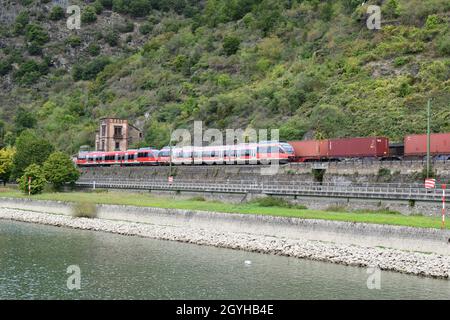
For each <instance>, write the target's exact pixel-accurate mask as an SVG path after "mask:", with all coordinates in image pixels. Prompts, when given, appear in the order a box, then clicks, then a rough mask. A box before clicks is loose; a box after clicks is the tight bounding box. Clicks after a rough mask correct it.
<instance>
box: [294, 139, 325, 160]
mask: <svg viewBox="0 0 450 320" xmlns="http://www.w3.org/2000/svg"><path fill="white" fill-rule="evenodd" d="M288 143H289V144H290V145H291V146H292V147H293V148H294V153H295V157H296V158H299V159H301V158H302V159H319V158H326V157H327V156H328V140H304V141H289V142H288Z"/></svg>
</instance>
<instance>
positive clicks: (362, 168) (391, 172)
mask: <svg viewBox="0 0 450 320" xmlns="http://www.w3.org/2000/svg"><path fill="white" fill-rule="evenodd" d="M424 166H425V162H420V161H419V162H417V161H414V162H410V161H405V162H400V161H398V162H380V161H373V162H370V161H369V162H364V163H361V162H338V163H291V164H287V165H281V166H280V168H279V171H278V173H277V175H275V176H264V175H261V166H255V165H253V166H249V165H214V166H173V168H172V174H173V176H174V177H175V179H179V180H191V181H192V180H193V181H196V180H197V181H224V180H246V181H257V182H261V183H270V182H272V181H273V180H274V179H276V180H277V181H297V182H299V183H302V182H313V181H316V177H315V176H314V174H313V170H314V169H321V170H325V174H324V176H323V181H324V182H340V183H375V182H393V183H399V182H404V183H411V182H418V183H423V177H422V174H421V172H422V170H423V168H424ZM381 169H383V170H381ZM434 169H435V171H436V173H437V175H438V179H439V180H441V181H444V182H447V181H449V182H450V162H446V163H444V162H440V163H436V164H435V165H434ZM381 172H382V174H380V173H381ZM168 176H169V167H167V166H148V167H103V168H82V177H81V179H84V180H89V181H91V180H95V179H101V178H114V179H136V180H139V179H143V180H147V179H159V180H165V179H167V177H168Z"/></svg>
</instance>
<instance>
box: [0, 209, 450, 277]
mask: <svg viewBox="0 0 450 320" xmlns="http://www.w3.org/2000/svg"><path fill="white" fill-rule="evenodd" d="M0 219H9V220H16V221H23V222H32V223H40V224H46V225H53V226H61V227H70V228H76V229H84V230H94V231H104V232H111V233H117V234H122V235H134V236H141V237H147V238H153V239H160V240H173V241H180V242H187V243H194V244H198V245H210V246H216V247H222V248H230V249H239V250H246V251H251V252H260V253H268V254H276V255H283V256H290V257H297V258H306V259H311V260H317V261H326V262H333V263H338V264H343V265H349V266H358V267H369V266H371V267H379V268H380V269H382V270H390V271H397V272H402V273H408V274H414V275H421V276H428V277H434V278H449V273H450V272H449V271H450V257H449V256H444V255H438V254H434V253H430V254H425V253H418V252H407V251H401V250H396V249H389V248H376V247H375V248H373V247H362V246H355V245H347V244H337V243H332V242H322V241H312V240H294V239H286V238H277V237H271V236H262V235H251V234H245V233H233V232H218V231H214V230H205V229H198V228H191V227H186V228H184V227H175V226H161V225H152V224H143V223H134V222H122V221H112V220H103V219H87V218H73V217H70V216H64V215H55V214H47V213H37V212H31V211H22V210H15V209H2V210H1V211H0Z"/></svg>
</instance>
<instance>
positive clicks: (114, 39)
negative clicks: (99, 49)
mask: <svg viewBox="0 0 450 320" xmlns="http://www.w3.org/2000/svg"><path fill="white" fill-rule="evenodd" d="M105 41H106V43H108V44H109V45H110V46H111V47H115V46H117V45H118V44H119V34H118V33H117V32H115V31H110V32H108V33H107V34H106V35H105Z"/></svg>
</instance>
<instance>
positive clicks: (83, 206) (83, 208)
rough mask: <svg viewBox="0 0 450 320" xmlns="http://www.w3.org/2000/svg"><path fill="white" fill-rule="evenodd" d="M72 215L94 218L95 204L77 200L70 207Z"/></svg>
mask: <svg viewBox="0 0 450 320" xmlns="http://www.w3.org/2000/svg"><path fill="white" fill-rule="evenodd" d="M72 216H73V217H76V218H89V219H93V218H96V217H97V206H96V205H95V204H94V203H89V202H77V203H75V204H74V205H73V207H72Z"/></svg>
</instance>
